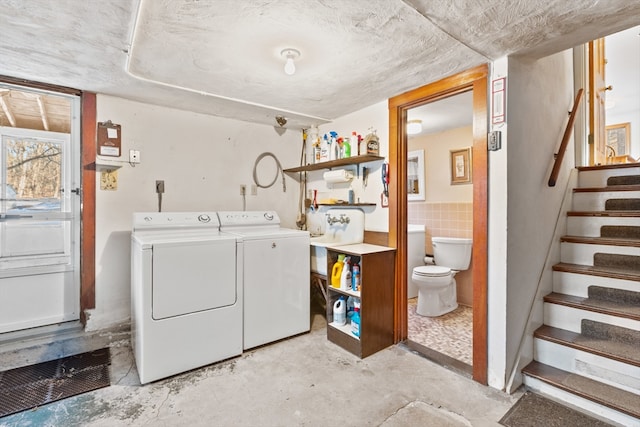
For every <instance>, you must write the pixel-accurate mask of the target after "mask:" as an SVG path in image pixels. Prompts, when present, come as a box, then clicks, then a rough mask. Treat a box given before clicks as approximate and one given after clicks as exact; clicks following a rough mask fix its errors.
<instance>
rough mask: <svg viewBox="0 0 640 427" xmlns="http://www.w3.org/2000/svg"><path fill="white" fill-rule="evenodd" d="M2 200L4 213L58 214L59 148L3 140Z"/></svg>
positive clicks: (58, 145)
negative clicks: (3, 180) (3, 185)
mask: <svg viewBox="0 0 640 427" xmlns="http://www.w3.org/2000/svg"><path fill="white" fill-rule="evenodd" d="M3 148H4V160H5V167H6V169H5V189H4V190H5V192H6V194H5V197H4V198H5V199H6V201H5V202H6V205H5V206H6V207H5V209H7V211H24V210H27V211H60V194H61V191H60V190H61V186H62V168H61V164H62V154H63V153H62V144H61V143H60V142H57V141H46V140H38V139H31V138H16V137H12V136H6V137H5V138H4V141H3Z"/></svg>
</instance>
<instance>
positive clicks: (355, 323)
mask: <svg viewBox="0 0 640 427" xmlns="http://www.w3.org/2000/svg"><path fill="white" fill-rule="evenodd" d="M351 333H352V334H353V335H354V336H356V337H359V336H360V300H355V301H354V302H353V316H352V317H351Z"/></svg>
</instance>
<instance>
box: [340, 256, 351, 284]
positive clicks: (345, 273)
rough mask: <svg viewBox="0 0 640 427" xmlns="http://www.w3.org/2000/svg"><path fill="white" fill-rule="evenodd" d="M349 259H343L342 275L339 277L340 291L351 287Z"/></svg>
mask: <svg viewBox="0 0 640 427" xmlns="http://www.w3.org/2000/svg"><path fill="white" fill-rule="evenodd" d="M350 261H351V257H345V258H344V265H343V267H342V274H341V276H340V289H341V290H343V291H346V290H347V289H349V288H350V287H351V268H350V265H349V262H350Z"/></svg>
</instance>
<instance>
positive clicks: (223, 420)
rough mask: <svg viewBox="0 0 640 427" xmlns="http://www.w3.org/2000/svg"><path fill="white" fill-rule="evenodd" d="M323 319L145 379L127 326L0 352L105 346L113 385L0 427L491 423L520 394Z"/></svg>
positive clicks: (27, 357)
mask: <svg viewBox="0 0 640 427" xmlns="http://www.w3.org/2000/svg"><path fill="white" fill-rule="evenodd" d="M325 327H326V321H325V319H324V317H323V316H322V315H321V314H319V313H315V314H314V315H313V319H312V330H311V332H310V333H309V334H304V335H301V336H297V337H294V338H291V339H288V340H285V341H281V342H278V343H274V344H271V345H268V346H265V347H262V348H258V349H255V350H252V351H248V352H245V353H244V354H243V355H242V356H240V357H237V358H234V359H231V360H228V361H224V362H221V363H218V364H214V365H210V366H208V367H205V368H202V369H197V370H194V371H191V372H187V373H184V374H181V375H177V376H175V377H171V378H168V379H165V380H161V381H157V382H154V383H151V384H147V385H145V386H140V383H139V380H138V375H137V372H136V367H135V363H134V360H133V355H132V353H131V347H130V343H129V338H130V337H129V333H128V330H127V329H126V327H125V328H121V329H119V330H112V331H103V332H101V333H94V334H91V335H88V334H81V335H82V336H81V337H80V338H73V339H68V340H57V341H56V342H55V343H48V344H41V345H37V346H31V347H30V348H26V349H13V350H10V351H8V352H6V351H5V352H4V353H2V354H0V360H2V362H1V363H2V369H7V368H8V367H16V366H20V365H26V364H29V363H36V362H39V361H43V360H48V359H54V358H57V357H62V356H65V355H69V354H76V353H81V352H84V351H90V350H94V349H98V348H102V347H104V346H107V345H108V346H110V347H111V357H112V365H111V386H110V387H107V388H103V389H100V390H96V391H94V392H90V393H85V394H83V395H79V396H76V397H72V398H69V399H66V400H63V401H59V402H54V403H52V404H49V405H46V406H42V407H40V408H37V409H36V410H31V411H25V412H23V413H19V414H15V415H12V416H8V417H5V418H2V419H0V426H65V427H67V426H109V427H113V426H142V425H150V426H183V425H188V426H385V427H395V426H409V425H411V426H422V425H424V426H451V427H454V426H498V425H499V424H498V420H500V419H501V418H502V416H503V415H504V414H505V413H506V412H507V411H508V410H509V408H510V407H511V406H512V405H513V404H514V403H515V402H516V401H517V399H518V398H519V397H520V396H521V393H516V394H514V395H506V394H504V393H501V392H498V391H496V390H493V389H491V388H488V387H485V386H482V385H480V384H477V383H475V382H473V381H471V380H470V379H468V378H466V377H464V376H462V375H459V374H457V373H454V372H452V371H449V370H447V369H445V368H443V367H441V366H439V365H436V364H434V363H433V362H430V361H429V360H426V359H424V358H423V357H421V356H419V355H416V354H414V353H412V352H410V351H409V350H407V349H406V348H405V347H403V346H393V347H390V348H388V349H385V350H383V351H380V352H378V353H376V354H374V355H372V356H369V357H367V358H366V359H364V360H361V359H359V358H357V357H356V356H353V355H352V354H351V353H348V352H347V351H345V350H343V349H342V348H340V347H338V346H336V345H335V344H333V343H331V342H328V341H327V339H326V331H325ZM48 356H50V357H48ZM47 357H48V359H47Z"/></svg>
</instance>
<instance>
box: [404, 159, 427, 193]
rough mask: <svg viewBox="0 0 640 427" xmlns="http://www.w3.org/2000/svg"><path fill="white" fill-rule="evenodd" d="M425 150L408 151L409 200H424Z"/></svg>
mask: <svg viewBox="0 0 640 427" xmlns="http://www.w3.org/2000/svg"><path fill="white" fill-rule="evenodd" d="M424 198H425V188H424V150H415V151H409V152H408V153H407V200H409V201H410V202H411V201H416V200H424Z"/></svg>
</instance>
